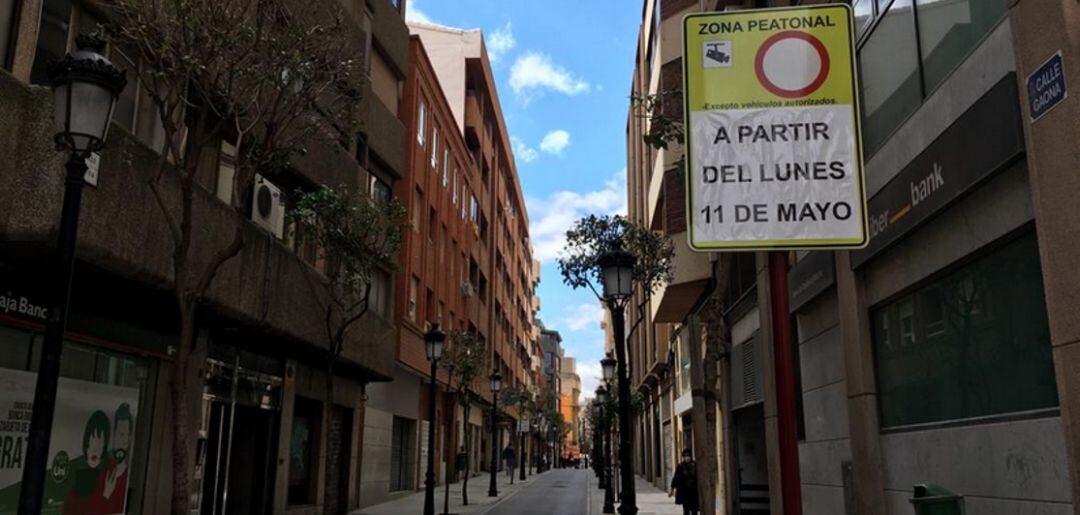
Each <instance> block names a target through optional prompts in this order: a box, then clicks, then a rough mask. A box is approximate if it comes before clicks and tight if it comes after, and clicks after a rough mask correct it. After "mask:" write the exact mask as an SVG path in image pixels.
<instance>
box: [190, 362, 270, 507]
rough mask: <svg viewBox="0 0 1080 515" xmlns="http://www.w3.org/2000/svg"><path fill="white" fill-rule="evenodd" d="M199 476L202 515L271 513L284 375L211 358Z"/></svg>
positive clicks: (202, 429)
mask: <svg viewBox="0 0 1080 515" xmlns="http://www.w3.org/2000/svg"><path fill="white" fill-rule="evenodd" d="M208 368H209V369H210V374H209V375H210V377H209V378H208V379H207V383H206V390H205V392H204V394H203V418H202V427H201V428H200V431H199V433H200V439H199V451H198V457H197V463H196V477H195V478H196V481H199V482H200V487H199V488H198V489H197V491H198V492H199V501H198V503H197V505H198V513H200V514H202V515H241V514H243V515H249V514H250V515H269V514H270V513H272V512H273V498H274V480H275V475H276V473H277V448H278V436H279V431H278V428H279V426H280V411H279V404H278V399H279V397H280V378H276V377H270V376H265V375H262V374H257V373H253V372H251V371H248V370H245V369H243V368H241V367H239V366H238V364H236V363H233V364H231V365H230V364H225V363H221V362H217V361H214V360H208Z"/></svg>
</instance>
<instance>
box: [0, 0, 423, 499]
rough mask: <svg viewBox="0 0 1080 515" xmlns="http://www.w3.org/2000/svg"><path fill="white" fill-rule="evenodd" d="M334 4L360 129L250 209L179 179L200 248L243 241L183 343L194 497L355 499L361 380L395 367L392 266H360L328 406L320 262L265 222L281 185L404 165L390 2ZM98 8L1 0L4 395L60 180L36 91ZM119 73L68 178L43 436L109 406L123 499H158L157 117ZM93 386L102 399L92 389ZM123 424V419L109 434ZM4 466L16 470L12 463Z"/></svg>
mask: <svg viewBox="0 0 1080 515" xmlns="http://www.w3.org/2000/svg"><path fill="white" fill-rule="evenodd" d="M342 3H343V6H344V7H345V8H346V9H345V10H346V12H347V13H348V16H350V18H351V19H350V20H349V21H350V22H351V25H352V26H353V27H352V28H353V29H354V30H355V32H354V33H353V36H355V37H356V38H357V40H358V41H360V42H361V44H360V45H358V46H359V48H361V49H363V50H364V56H363V57H364V59H362V60H361V61H360V62H359V63H358V66H363V67H364V69H363V70H357V71H358V72H361V71H363V72H367V73H368V74H369V76H370V77H371V81H370V83H369V85H368V86H367V87H365V88H364V90H363V91H361V92H360V93H361V95H362V96H363V97H364V99H365V100H364V104H363V106H362V109H361V111H362V112H361V114H360V116H361V117H362V119H363V120H362V121H363V126H364V129H363V131H362V132H360V133H358V134H356V135H355V137H352V135H349V136H346V137H343V138H342V141H341V142H340V146H339V147H338V148H310V149H309V152H308V153H307V155H306V156H302V157H297V158H296V159H295V160H294V161H293V162H292V163H290V166H288V169H287V170H286V171H285V172H283V173H281V174H277V175H276V176H274V177H269V178H268V182H267V183H264V184H261V185H259V186H258V187H260V188H273V189H275V190H278V191H280V192H281V194H282V197H284V198H285V199H286V200H285V201H284V202H283V203H279V204H276V205H273V206H272V209H270V210H269V211H270V214H269V215H268V216H269V217H270V218H268V219H255V218H258V217H262V218H267V217H263V214H259V213H255V214H253V215H252V216H251V217H248V216H241V215H240V214H238V213H237V212H236V211H234V210H232V209H230V208H229V207H228V206H227V205H226V204H225V203H223V202H221V201H220V200H219V197H220V196H222V195H223V192H222V190H221V187H215V186H216V185H217V181H216V180H207V181H200V184H201V187H199V188H197V189H196V191H195V192H194V205H195V206H196V207H195V211H194V215H193V219H194V220H196V221H197V222H198V224H199V230H200V231H201V232H200V235H201V236H200V237H202V236H205V237H206V240H205V241H204V243H205V244H206V245H205V248H207V249H210V250H212V249H215V248H223V247H225V246H227V244H228V241H229V240H228V239H226V238H232V236H231V235H233V234H234V233H235V232H236V231H237V230H240V231H242V233H243V235H244V241H245V245H244V247H243V248H242V250H241V251H240V253H239V255H237V256H236V257H235V258H233V259H232V260H231V261H230V262H229V263H228V264H226V265H225V267H224V268H222V269H221V271H220V272H219V274H218V275H217V277H216V278H215V280H214V282H213V285H212V287H211V288H210V290H209V292H208V295H207V298H206V303H205V304H204V305H202V306H201V308H200V316H199V317H198V320H197V326H196V332H197V334H198V338H199V340H200V341H203V342H208V344H209V345H208V349H209V351H208V356H206V357H200V358H199V359H200V361H199V362H198V363H197V365H196V366H197V368H198V370H199V372H198V373H199V378H198V379H197V380H194V383H195V384H194V389H195V390H196V391H193V392H192V394H191V395H192V397H193V399H195V398H197V399H198V401H199V402H198V404H197V405H195V406H194V410H193V411H194V412H193V413H192V414H191V416H192V417H193V418H194V419H196V420H201V424H200V428H199V437H198V441H192V442H190V445H191V448H192V449H193V450H194V452H195V459H194V460H193V461H192V463H191V469H190V470H189V471H188V473H189V474H190V476H191V477H192V478H193V483H192V485H191V486H192V491H191V492H190V493H191V499H192V501H191V509H192V511H195V512H203V513H220V512H223V510H226V509H227V510H228V511H229V512H232V513H253V514H256V513H258V514H269V513H344V512H346V511H348V510H349V509H352V508H355V507H356V506H357V500H358V493H359V485H360V483H361V463H360V462H361V458H360V453H359V452H358V450H359V449H362V448H363V447H364V446H365V442H364V438H365V436H366V435H367V436H370V434H369V433H370V432H368V431H364V430H363V428H364V424H365V423H364V420H365V418H364V413H365V409H364V399H365V388H366V386H367V385H368V384H371V383H373V382H379V381H388V380H390V379H391V378H392V376H393V374H394V353H393V347H392V346H391V345H389V342H392V341H394V339H395V329H394V325H393V319H392V317H391V312H392V311H391V310H392V302H393V300H392V295H393V291H392V288H391V285H390V282H391V275H390V274H389V273H385V274H382V275H381V276H380V277H379V278H377V279H376V284H375V290H376V291H378V292H379V294H378V295H377V296H376V298H375V302H374V304H373V306H372V309H371V313H369V314H368V315H367V316H366V317H365V318H364V320H363V321H362V322H361V323H360V324H359V326H358V327H359V328H358V329H357V330H355V331H352V332H351V333H350V334H349V335H348V337H347V343H346V345H345V350H344V353H343V355H342V356H341V358H340V359H339V360H338V362H337V364H336V366H335V369H336V371H337V377H336V379H335V381H334V388H335V392H334V395H333V401H334V402H333V404H332V405H330V404H329V403H328V402H327V401H326V399H327V392H326V386H325V385H326V384H327V381H326V377H325V370H326V364H327V360H328V359H330V356H331V355H330V353H329V345H328V342H327V340H326V337H325V326H324V323H325V322H324V318H325V314H324V312H323V311H322V309H321V308H320V307H319V306H320V303H321V299H323V298H324V296H325V292H323V291H322V288H323V287H322V286H321V284H322V281H321V279H320V272H319V270H318V269H317V267H316V266H314V265H318V263H312V262H311V260H310V259H309V257H310V254H309V253H307V252H306V251H305V250H304V249H302V248H301V249H298V248H296V246H295V245H294V244H293V243H292V242H291V241H290V240H289V238H287V235H288V230H287V227H286V228H285V230H282V227H283V226H287V224H284V223H283V220H284V218H283V214H284V211H285V209H286V208H287V207H288V203H289V202H290V200H289V197H290V195H289V193H290V192H292V191H295V189H297V188H305V189H311V188H315V187H317V186H318V185H321V184H331V185H338V184H348V185H351V186H353V187H356V188H358V189H360V190H365V191H366V192H368V193H370V194H372V195H375V196H376V197H377V198H387V197H388V196H389V193H390V191H391V188H392V185H393V183H394V181H396V180H397V179H399V178H400V177H401V176H402V175H403V171H404V170H403V167H404V156H405V146H404V125H403V124H402V122H401V120H400V119H399V118H398V115H397V113H398V108H399V102H400V97H399V89H400V83H401V82H402V81H403V80H404V78H405V76H406V72H407V70H408V57H409V55H408V52H409V48H408V44H409V42H408V31H407V29H406V26H405V23H404V20H403V12H402V11H400V10H399V9H398V8H397V7H396V6H395V5H394V4H393V3H391V2H389V1H377V2H363V1H359V0H357V1H352V0H342ZM106 14H107V13H106V12H105V11H103V10H101V6H100V3H98V2H89V1H81V0H75V1H72V0H4V1H3V2H0V68H2V70H0V112H2V113H4V115H3V119H4V120H5V121H4V123H3V124H0V141H2V143H0V149H2V150H0V155H3V156H4V159H3V163H0V178H2V179H3V182H4V187H3V188H0V206H3V207H2V209H0V213H2V214H0V263H2V265H0V284H2V286H0V290H2V291H3V292H4V293H5V295H4V297H5V305H7V306H9V307H10V306H20V305H21V306H26V307H27V309H5V310H4V313H3V315H0V345H2V346H3V348H4V351H3V352H2V353H0V355H2V356H3V357H2V358H0V374H2V375H3V377H4V381H3V382H4V384H5V385H7V386H5V390H4V391H3V392H0V401H2V402H3V404H4V405H5V406H9V405H12V403H14V404H15V405H19V404H20V403H28V402H31V401H32V395H33V393H32V392H33V381H34V377H35V371H36V369H37V367H36V360H37V359H38V358H37V356H38V355H39V353H40V349H41V344H42V336H41V335H42V330H43V326H44V322H45V316H44V308H40V309H29V308H30V307H32V306H44V305H45V304H44V302H45V301H44V300H43V298H44V297H43V296H44V289H45V288H46V287H47V285H48V282H49V281H48V280H46V278H48V277H49V274H48V271H47V269H46V268H45V267H46V265H47V264H48V263H50V262H51V260H50V259H49V257H50V256H51V255H52V250H51V249H52V248H53V245H54V238H55V233H56V230H57V228H56V224H57V222H58V220H59V205H60V201H61V198H62V191H63V180H62V175H63V166H62V165H63V162H64V159H65V158H66V156H63V155H60V154H59V153H58V152H56V151H55V150H54V145H53V142H52V139H53V138H52V136H53V134H52V132H53V128H52V127H53V126H52V123H51V120H52V117H53V97H52V94H51V92H50V91H49V89H48V88H47V86H48V84H47V82H48V78H47V75H46V74H45V73H44V71H45V68H46V65H47V64H48V63H49V62H50V61H51V60H53V59H56V58H59V57H62V56H63V55H64V54H65V53H67V52H70V51H72V50H73V44H74V40H75V38H76V36H77V35H78V34H80V33H87V32H91V31H94V30H96V29H97V26H98V24H99V23H100V22H101V21H103V20H104V19H105V16H106ZM106 53H107V55H108V56H109V58H110V59H111V60H112V61H113V62H114V63H115V64H117V65H118V66H119V67H121V68H128V69H131V67H133V66H136V65H137V63H135V62H133V61H132V59H130V55H127V54H125V53H124V52H123V51H122V50H121V49H119V48H108V49H107V50H106ZM129 79H130V80H129V82H128V86H127V89H126V90H125V91H124V93H123V94H122V95H121V98H120V101H119V103H118V106H117V110H116V112H115V115H114V118H113V126H112V127H111V130H110V132H109V138H108V145H107V147H106V148H105V149H104V151H103V152H102V153H101V155H100V164H99V165H98V169H97V171H98V175H97V180H96V183H94V184H91V185H90V186H88V187H87V188H86V190H85V192H84V193H83V204H82V213H81V217H80V221H81V227H80V232H79V241H78V252H77V254H78V264H77V265H76V267H75V283H74V286H73V288H72V292H71V295H72V301H71V307H70V322H69V324H68V334H67V343H65V346H64V356H63V363H62V372H61V376H62V379H61V381H60V393H59V397H60V408H59V409H58V410H57V418H56V422H55V425H54V427H55V428H57V430H59V431H60V433H56V432H54V434H62V432H63V429H61V425H65V426H71V431H72V432H73V433H72V434H74V432H76V431H77V432H78V434H82V429H81V428H82V427H83V425H84V424H85V423H86V419H85V418H83V417H84V412H83V411H80V410H85V409H91V410H92V409H98V408H99V409H101V410H102V411H105V412H107V413H108V415H107V417H108V418H109V419H110V421H111V422H112V423H113V425H114V426H115V429H116V431H117V434H116V437H117V440H115V441H114V445H116V444H118V443H119V442H121V441H123V440H121V439H120V435H121V434H128V436H129V440H130V443H129V446H130V448H129V449H128V451H129V452H128V453H127V457H128V458H129V463H130V464H131V466H130V468H129V469H128V470H129V477H125V481H126V492H125V493H126V503H125V504H126V512H128V513H147V514H154V513H169V508H170V506H169V500H170V496H171V494H172V488H173V469H172V464H171V459H170V448H171V439H172V437H171V433H172V429H171V428H172V425H171V422H170V420H169V418H170V410H169V409H168V406H169V404H170V402H171V401H170V396H169V377H170V374H171V370H172V363H173V358H172V355H173V352H174V351H175V348H176V342H177V338H178V333H179V327H178V323H177V320H176V313H177V307H176V303H175V300H174V299H175V297H173V294H172V292H171V290H170V286H171V284H172V281H173V275H172V274H173V270H172V268H171V266H172V259H171V255H172V252H173V243H172V240H171V239H170V237H169V235H168V231H166V230H165V225H163V223H162V220H161V211H159V209H158V207H157V206H156V205H155V202H154V200H153V195H152V194H151V192H150V190H149V188H148V187H147V186H146V178H147V177H148V174H150V173H151V171H152V170H155V169H156V168H152V167H156V163H157V162H158V155H157V152H160V149H161V144H162V140H161V138H162V131H161V129H160V125H159V122H158V121H157V118H155V111H154V108H153V105H151V103H150V102H149V101H148V100H147V99H146V98H145V94H144V93H143V92H142V90H141V89H140V85H139V83H138V81H137V80H135V76H134V75H133V74H129ZM217 145H220V152H218V151H217ZM331 146H332V144H331ZM229 148H230V146H229V144H228V142H226V141H221V142H214V147H213V151H211V152H206V149H198V150H199V151H201V152H204V155H206V156H207V159H205V160H202V161H200V163H202V162H203V161H205V172H206V173H207V176H208V177H217V176H218V175H220V174H223V173H226V172H228V168H229V166H230V161H229V157H230V153H229ZM189 150H193V149H189ZM200 171H203V170H202V169H200ZM165 184H166V186H165V190H164V195H165V196H166V198H174V197H175V196H176V195H177V191H176V187H175V184H173V183H171V182H166V183H165ZM228 184H230V185H231V181H230V182H228ZM252 188H253V189H254V185H252ZM225 196H226V197H227V196H228V195H225ZM210 250H207V253H209V252H210ZM196 257H197V258H198V259H205V258H206V257H207V256H204V255H198V256H196ZM27 384H28V385H29V388H28V389H27V388H26V387H25V386H26V385H27ZM19 385H22V386H19ZM27 395H29V396H30V397H27ZM106 401H108V402H110V403H113V404H110V405H109V406H104V405H102V406H99V405H98V404H95V403H98V402H106ZM115 403H121V405H120V406H119V407H117V406H116V405H115ZM5 412H7V410H6V409H5ZM114 412H115V415H114ZM89 413H90V412H89V411H86V412H85V414H86V415H88V414H89ZM123 421H129V422H130V423H129V424H128V425H127V426H123V425H122V424H121V422H123ZM132 424H133V426H134V428H133V430H132V431H130V433H121V427H128V428H130V427H131V425H132ZM54 443H56V441H54ZM74 457H75V456H74V455H73V456H72V458H74ZM4 477H5V478H10V477H12V476H11V475H5V476H4ZM13 477H14V478H15V481H17V480H18V473H17V471H16V472H15V474H14V476H13ZM9 484H10V483H5V484H4V485H0V487H8V486H9Z"/></svg>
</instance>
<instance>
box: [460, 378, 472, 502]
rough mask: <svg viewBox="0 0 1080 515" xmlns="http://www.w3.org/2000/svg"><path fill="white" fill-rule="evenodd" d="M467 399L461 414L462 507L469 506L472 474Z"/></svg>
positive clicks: (466, 397)
mask: <svg viewBox="0 0 1080 515" xmlns="http://www.w3.org/2000/svg"><path fill="white" fill-rule="evenodd" d="M469 407H470V406H469V397H468V396H465V404H464V408H465V413H463V414H462V418H464V419H465V479H463V480H462V481H461V504H462V506H468V505H469V475H470V474H471V473H472V472H471V469H472V467H471V466H470V465H472V445H471V444H472V438H471V436H472V435H470V434H469Z"/></svg>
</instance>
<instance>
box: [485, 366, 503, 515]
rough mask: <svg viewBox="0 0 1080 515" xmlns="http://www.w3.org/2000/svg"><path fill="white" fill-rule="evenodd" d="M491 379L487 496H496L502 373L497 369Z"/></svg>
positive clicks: (497, 488)
mask: <svg viewBox="0 0 1080 515" xmlns="http://www.w3.org/2000/svg"><path fill="white" fill-rule="evenodd" d="M488 379H490V380H491V483H490V484H489V485H488V497H497V496H498V495H499V487H498V486H497V485H496V484H495V481H496V479H495V476H496V474H497V473H498V472H497V471H496V469H498V468H499V442H497V441H496V440H497V439H498V438H499V390H501V389H502V374H500V373H499V371H498V370H496V371H494V372H492V373H491V376H489V377H488Z"/></svg>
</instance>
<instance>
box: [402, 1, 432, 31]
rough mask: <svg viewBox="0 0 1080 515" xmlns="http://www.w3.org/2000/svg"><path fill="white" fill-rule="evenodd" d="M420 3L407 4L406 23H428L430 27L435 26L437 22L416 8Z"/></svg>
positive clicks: (410, 2)
mask: <svg viewBox="0 0 1080 515" xmlns="http://www.w3.org/2000/svg"><path fill="white" fill-rule="evenodd" d="M418 3H420V2H419V0H409V1H408V2H406V3H405V21H412V22H417V23H427V24H428V25H432V24H434V23H435V22H434V21H432V19H431V17H429V16H428V15H427V14H425V13H424V11H421V10H420V8H419V7H417V6H416V4H418Z"/></svg>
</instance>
